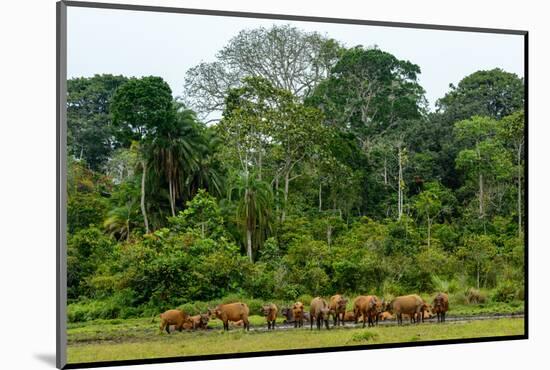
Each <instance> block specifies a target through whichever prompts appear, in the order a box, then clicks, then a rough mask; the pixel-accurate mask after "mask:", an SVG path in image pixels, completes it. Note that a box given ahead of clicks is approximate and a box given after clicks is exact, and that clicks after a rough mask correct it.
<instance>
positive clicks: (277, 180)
mask: <svg viewBox="0 0 550 370" xmlns="http://www.w3.org/2000/svg"><path fill="white" fill-rule="evenodd" d="M275 212H277V213H276V214H277V215H278V214H279V175H278V174H277V175H276V177H275Z"/></svg>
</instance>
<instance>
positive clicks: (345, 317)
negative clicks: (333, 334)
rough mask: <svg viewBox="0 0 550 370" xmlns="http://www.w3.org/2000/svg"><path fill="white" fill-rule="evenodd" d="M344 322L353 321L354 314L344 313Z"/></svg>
mask: <svg viewBox="0 0 550 370" xmlns="http://www.w3.org/2000/svg"><path fill="white" fill-rule="evenodd" d="M344 321H348V322H353V321H355V312H353V311H346V313H345V314H344Z"/></svg>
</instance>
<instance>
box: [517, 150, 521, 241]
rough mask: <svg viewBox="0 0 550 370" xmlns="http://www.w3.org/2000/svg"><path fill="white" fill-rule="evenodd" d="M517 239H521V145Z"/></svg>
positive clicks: (519, 153) (519, 152) (519, 155)
mask: <svg viewBox="0 0 550 370" xmlns="http://www.w3.org/2000/svg"><path fill="white" fill-rule="evenodd" d="M517 165H518V237H521V144H520V145H519V147H518V163H517Z"/></svg>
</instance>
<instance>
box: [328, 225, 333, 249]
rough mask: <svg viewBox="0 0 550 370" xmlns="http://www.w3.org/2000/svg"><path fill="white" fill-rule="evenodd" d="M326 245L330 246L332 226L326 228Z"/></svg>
mask: <svg viewBox="0 0 550 370" xmlns="http://www.w3.org/2000/svg"><path fill="white" fill-rule="evenodd" d="M327 244H328V246H329V247H330V245H331V244H332V225H330V224H329V225H328V226H327Z"/></svg>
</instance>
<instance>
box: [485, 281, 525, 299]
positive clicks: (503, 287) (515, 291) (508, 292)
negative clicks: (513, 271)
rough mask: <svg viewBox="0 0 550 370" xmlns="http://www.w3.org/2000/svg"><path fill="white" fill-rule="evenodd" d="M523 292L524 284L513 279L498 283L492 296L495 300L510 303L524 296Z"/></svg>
mask: <svg viewBox="0 0 550 370" xmlns="http://www.w3.org/2000/svg"><path fill="white" fill-rule="evenodd" d="M523 294H524V289H523V287H522V286H519V285H518V284H515V283H514V282H513V281H511V280H506V281H503V282H501V283H499V284H498V285H497V287H496V289H495V290H494V292H493V295H492V297H491V298H492V300H493V301H495V302H504V303H509V302H512V301H514V300H515V299H518V298H519V297H522V296H523Z"/></svg>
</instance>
